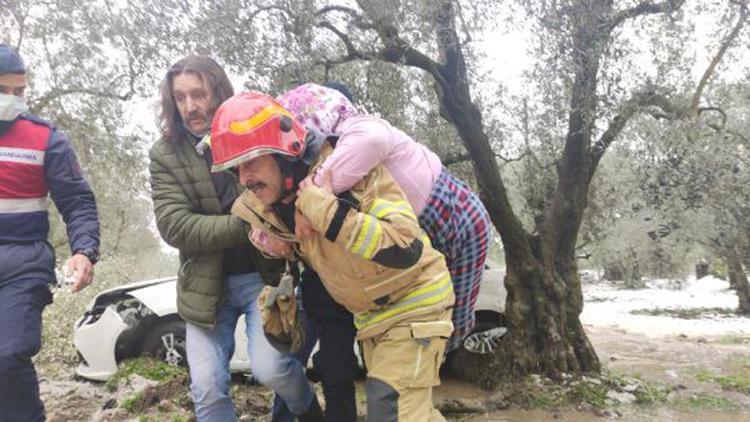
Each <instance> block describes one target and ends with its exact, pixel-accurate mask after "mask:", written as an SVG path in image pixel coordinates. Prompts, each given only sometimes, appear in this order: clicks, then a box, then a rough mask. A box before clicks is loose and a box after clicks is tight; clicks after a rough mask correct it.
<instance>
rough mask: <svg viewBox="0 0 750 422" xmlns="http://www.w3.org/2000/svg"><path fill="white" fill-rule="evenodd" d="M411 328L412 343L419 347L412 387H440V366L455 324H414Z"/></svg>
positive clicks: (434, 322)
mask: <svg viewBox="0 0 750 422" xmlns="http://www.w3.org/2000/svg"><path fill="white" fill-rule="evenodd" d="M410 328H411V337H412V341H413V342H414V343H416V344H417V347H418V348H417V359H416V362H415V365H414V377H413V381H412V383H411V384H410V387H432V386H436V385H440V364H441V363H442V360H443V352H444V351H445V343H446V342H447V340H448V337H450V335H451V333H452V332H453V324H452V323H451V322H450V321H430V322H414V323H411V324H410Z"/></svg>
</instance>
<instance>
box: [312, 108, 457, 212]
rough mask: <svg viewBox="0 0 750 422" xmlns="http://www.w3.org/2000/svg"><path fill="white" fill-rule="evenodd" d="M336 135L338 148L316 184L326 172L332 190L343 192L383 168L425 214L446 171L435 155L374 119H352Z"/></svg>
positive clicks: (318, 174) (416, 209) (321, 169)
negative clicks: (374, 169) (375, 170)
mask: <svg viewBox="0 0 750 422" xmlns="http://www.w3.org/2000/svg"><path fill="white" fill-rule="evenodd" d="M337 132H339V139H338V142H337V143H336V148H334V150H333V153H332V154H331V155H330V156H329V157H328V158H326V160H325V161H324V162H323V165H322V166H321V168H320V169H319V170H318V173H317V174H316V183H317V182H318V181H319V178H320V175H321V173H323V172H326V171H327V172H330V175H331V177H332V183H333V190H334V191H335V192H336V193H339V192H344V191H347V190H349V189H350V188H351V187H352V186H354V185H355V184H356V183H357V182H359V181H360V180H362V179H363V178H364V177H365V176H366V175H367V174H368V173H369V172H370V170H372V169H373V168H374V167H375V166H377V165H379V164H382V165H383V166H384V167H385V168H387V169H388V171H389V172H390V173H391V175H392V176H393V178H394V179H395V180H396V182H397V183H398V184H399V185H400V186H401V189H402V190H403V191H404V193H405V194H406V198H407V199H408V200H409V202H410V203H411V205H412V207H413V208H414V211H415V213H416V214H417V215H419V214H420V213H421V212H422V210H423V209H424V207H425V205H426V204H427V200H428V199H429V197H430V193H431V192H432V186H433V184H434V183H435V181H436V180H437V178H438V176H440V172H441V171H442V169H443V165H442V163H441V162H440V159H439V158H438V156H437V155H436V154H435V153H434V152H432V151H430V150H429V149H428V148H427V147H425V146H424V145H422V144H420V143H417V142H416V141H414V140H413V139H412V138H411V137H409V135H407V134H405V133H404V132H403V131H401V130H399V129H397V128H395V127H393V126H391V125H390V124H389V123H388V122H387V121H385V120H383V119H380V118H378V117H374V116H354V117H349V118H348V119H346V120H344V121H343V122H342V123H341V124H339V125H338V129H337Z"/></svg>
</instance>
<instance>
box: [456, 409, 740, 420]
mask: <svg viewBox="0 0 750 422" xmlns="http://www.w3.org/2000/svg"><path fill="white" fill-rule="evenodd" d="M607 419H609V418H605V417H598V416H595V415H592V414H590V413H581V412H576V411H564V412H557V413H555V412H545V411H541V410H518V409H509V410H503V411H497V412H492V413H487V414H484V415H474V416H464V417H458V418H455V417H453V418H449V419H448V420H450V421H456V422H457V421H461V422H490V421H492V422H548V421H575V422H601V421H603V420H607ZM612 420H616V421H622V422H646V421H648V422H651V421H659V422H742V421H750V413H744V412H715V411H697V412H678V411H674V410H669V409H655V410H653V411H652V412H651V413H649V414H642V415H623V416H622V417H613V419H612Z"/></svg>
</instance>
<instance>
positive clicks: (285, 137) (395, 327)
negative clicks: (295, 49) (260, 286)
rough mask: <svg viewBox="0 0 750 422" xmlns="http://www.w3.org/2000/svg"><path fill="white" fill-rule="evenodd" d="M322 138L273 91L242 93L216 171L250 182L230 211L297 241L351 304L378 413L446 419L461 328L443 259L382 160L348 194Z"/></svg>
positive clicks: (226, 119) (220, 115)
mask: <svg viewBox="0 0 750 422" xmlns="http://www.w3.org/2000/svg"><path fill="white" fill-rule="evenodd" d="M318 135H319V134H316V133H315V132H313V131H310V132H308V131H306V130H305V128H303V127H302V126H301V125H300V124H299V122H297V121H296V120H295V119H294V118H293V116H292V115H291V114H290V113H289V112H288V111H287V110H286V109H284V108H283V107H282V106H281V105H280V104H279V103H278V102H276V101H275V100H274V99H273V98H272V97H270V96H268V95H265V94H260V93H254V92H250V93H241V94H238V95H236V96H234V97H232V98H231V99H229V100H228V101H226V102H225V103H224V104H222V105H221V106H220V107H219V109H218V110H217V111H216V114H215V117H214V121H213V124H212V128H211V150H212V154H213V159H214V161H213V162H214V164H213V170H214V171H222V170H226V169H229V168H232V167H236V168H237V169H238V171H239V176H240V182H241V183H242V184H244V185H245V186H246V187H247V191H246V192H245V193H244V194H242V195H241V196H240V197H239V198H238V199H237V201H235V204H234V206H233V208H232V213H233V214H235V215H237V216H239V217H240V218H242V219H243V220H245V221H247V222H248V223H250V225H251V226H253V227H257V228H261V229H263V231H264V232H265V233H267V235H268V236H271V237H273V238H275V239H279V240H284V241H289V242H292V243H293V245H294V251H293V253H292V254H287V258H289V259H294V258H295V257H296V258H299V259H301V260H302V261H303V262H304V263H305V264H306V265H308V266H310V267H311V268H312V269H313V270H315V271H316V272H318V273H319V274H320V278H321V280H322V283H323V284H324V286H325V288H326V289H327V290H328V292H329V293H330V294H331V296H332V297H333V298H334V299H335V300H336V301H337V302H338V303H340V304H341V305H343V306H344V307H346V308H347V309H348V310H349V311H350V312H352V313H353V315H354V324H355V327H356V329H357V338H358V339H359V340H360V341H361V342H362V345H363V353H364V360H365V364H366V366H367V368H368V376H367V381H366V383H365V388H366V393H367V414H368V419H369V420H373V421H390V420H402V421H441V420H444V419H443V417H442V415H441V414H440V412H439V411H437V410H436V409H435V408H434V406H433V404H432V387H434V386H435V385H438V384H439V382H440V381H439V375H438V371H439V366H440V363H441V361H442V356H443V351H444V349H445V344H446V339H447V338H448V337H449V336H450V335H451V332H452V331H453V324H452V323H451V308H452V306H453V303H454V295H453V287H452V283H451V277H450V273H449V272H448V269H447V267H446V264H445V259H444V257H443V256H442V255H441V254H440V253H439V252H437V251H436V250H435V249H433V248H432V246H431V245H430V241H429V238H428V237H427V236H426V235H425V234H424V232H422V230H421V229H420V227H419V222H418V220H417V216H416V215H415V213H414V210H413V209H412V207H411V205H410V204H409V203H408V201H406V199H405V196H404V193H403V192H402V191H401V189H400V188H399V186H398V185H397V184H396V183H395V182H394V180H393V178H392V177H391V176H390V174H389V173H388V171H387V170H386V169H385V168H384V167H382V166H376V167H374V168H372V169H371V170H370V171H369V172H368V174H367V175H365V176H364V177H363V178H362V180H361V181H360V182H358V183H356V184H355V185H354V186H353V187H352V188H351V189H350V190H348V191H347V192H344V193H341V194H339V195H334V194H333V191H332V188H331V180H330V175H325V174H324V175H321V177H319V178H317V179H315V178H314V177H312V176H313V175H315V173H316V171H317V170H318V164H319V163H320V162H322V161H323V160H324V158H325V157H326V156H328V155H330V154H331V152H332V151H333V148H334V147H333V144H334V142H332V141H333V139H328V138H325V137H322V136H318ZM298 186H299V189H298ZM297 213H299V214H301V215H303V216H304V217H305V218H307V219H308V220H309V221H310V222H311V224H312V225H313V226H314V228H315V232H316V234H315V235H314V236H311V237H308V238H304V239H303V238H297V237H295V235H294V228H295V214H297ZM268 296H270V297H277V295H268ZM260 305H262V306H264V307H267V305H268V304H260ZM269 315H270V314H269ZM266 322H267V321H264V323H266ZM267 325H268V326H278V325H279V324H272V323H270V322H268V323H267Z"/></svg>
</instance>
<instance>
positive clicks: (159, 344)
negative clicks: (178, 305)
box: [142, 320, 187, 366]
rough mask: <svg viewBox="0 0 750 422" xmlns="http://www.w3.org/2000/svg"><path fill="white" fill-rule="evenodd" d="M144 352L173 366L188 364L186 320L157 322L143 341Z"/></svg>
mask: <svg viewBox="0 0 750 422" xmlns="http://www.w3.org/2000/svg"><path fill="white" fill-rule="evenodd" d="M142 353H143V354H147V355H151V356H153V357H155V358H157V359H159V360H162V361H164V362H166V363H168V364H170V365H173V366H187V352H186V348H185V322H183V321H180V320H167V321H157V322H155V323H154V325H153V326H152V328H151V329H149V330H148V332H147V334H146V338H145V340H144V341H143V350H142Z"/></svg>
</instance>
